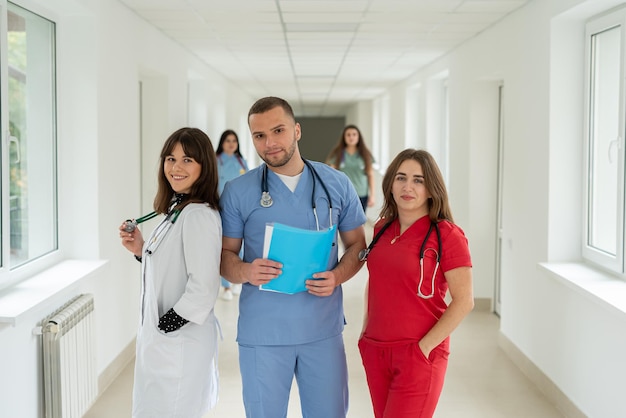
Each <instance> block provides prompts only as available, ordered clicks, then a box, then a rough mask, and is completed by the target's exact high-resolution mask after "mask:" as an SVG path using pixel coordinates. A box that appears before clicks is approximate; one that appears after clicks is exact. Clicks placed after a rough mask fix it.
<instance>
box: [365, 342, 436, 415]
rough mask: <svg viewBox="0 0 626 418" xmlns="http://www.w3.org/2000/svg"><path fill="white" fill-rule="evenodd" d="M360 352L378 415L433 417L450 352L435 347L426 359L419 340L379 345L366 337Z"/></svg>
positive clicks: (373, 404)
mask: <svg viewBox="0 0 626 418" xmlns="http://www.w3.org/2000/svg"><path fill="white" fill-rule="evenodd" d="M359 351H360V352H361V359H362V360H363V367H364V368H365V374H366V376H367V384H368V386H369V390H370V396H371V398H372V406H373V408H374V416H375V417H376V418H430V417H432V416H433V414H434V413H435V408H436V407H437V402H438V401H439V395H441V390H442V389H443V380H444V377H445V374H446V369H447V367H448V352H447V351H446V349H444V348H442V347H441V346H439V347H436V348H435V349H434V350H433V351H432V352H431V353H430V356H429V358H428V359H427V358H426V357H425V356H424V354H423V353H422V350H421V349H420V348H419V345H418V343H411V344H404V345H399V346H380V345H375V344H372V343H371V342H368V341H366V340H364V339H361V340H360V341H359Z"/></svg>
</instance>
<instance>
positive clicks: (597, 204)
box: [583, 8, 626, 275]
mask: <svg viewBox="0 0 626 418" xmlns="http://www.w3.org/2000/svg"><path fill="white" fill-rule="evenodd" d="M625 23H626V9H624V8H622V9H620V10H617V11H612V12H610V13H607V14H605V15H603V16H600V17H597V18H594V19H592V20H590V21H589V22H588V23H587V28H586V38H585V39H586V43H587V45H586V47H587V50H586V57H587V62H586V80H587V86H586V89H585V94H586V98H585V104H586V111H585V130H586V132H585V134H586V141H585V144H586V147H585V163H586V170H587V173H586V174H587V175H586V176H584V177H586V184H585V216H584V222H585V225H584V228H583V230H584V239H583V256H584V257H585V259H587V260H589V261H591V262H593V263H594V264H597V265H600V266H602V267H604V268H606V269H608V270H611V271H613V272H616V273H618V274H620V275H624V237H625V231H624V124H625V118H624V112H626V109H625V107H624V97H625V95H624V91H625V86H624V79H623V74H624V71H625V69H626V68H625V65H624V63H625V59H624V45H625V42H624V39H625V38H624V37H625V30H624V27H625Z"/></svg>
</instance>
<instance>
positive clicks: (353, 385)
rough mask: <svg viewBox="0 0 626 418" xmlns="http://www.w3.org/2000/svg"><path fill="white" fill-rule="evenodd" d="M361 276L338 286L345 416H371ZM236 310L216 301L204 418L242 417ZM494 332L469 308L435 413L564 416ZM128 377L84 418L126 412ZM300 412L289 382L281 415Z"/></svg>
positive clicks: (490, 322) (450, 416)
mask: <svg viewBox="0 0 626 418" xmlns="http://www.w3.org/2000/svg"><path fill="white" fill-rule="evenodd" d="M366 280H367V269H366V268H365V267H364V268H363V269H362V270H361V271H360V272H359V273H358V274H357V275H356V276H355V277H353V278H352V279H351V280H350V281H349V282H348V283H346V284H345V285H344V304H345V311H346V318H347V320H348V325H347V326H346V328H345V331H344V340H345V345H346V353H347V357H348V370H349V375H350V376H349V385H350V410H349V413H348V417H349V418H371V417H373V414H372V410H371V405H370V399H369V393H368V390H367V384H366V381H365V374H364V372H363V367H362V365H361V359H360V356H359V353H358V349H357V338H358V335H359V333H360V330H361V319H362V315H363V295H364V286H365V281H366ZM237 310H238V297H237V296H236V297H235V298H234V299H233V300H232V301H224V300H221V299H220V300H218V301H217V306H216V314H217V316H218V318H219V320H220V322H221V325H222V330H223V333H224V341H223V342H222V343H221V345H220V354H219V366H220V383H221V385H220V399H219V401H218V405H217V407H216V408H215V409H214V410H212V411H211V412H209V413H208V414H207V415H206V416H205V417H204V418H213V417H220V418H240V417H241V418H244V417H245V413H244V408H243V403H242V400H241V382H240V378H239V365H238V361H237V344H236V342H235V330H236V324H237ZM498 329H499V319H498V317H497V316H495V315H494V314H492V313H489V312H487V311H480V310H475V311H474V312H472V313H471V314H470V315H469V316H468V317H467V318H466V319H465V321H464V322H463V323H462V324H461V326H460V327H459V328H458V329H457V330H456V331H455V333H454V334H453V335H452V343H451V355H450V363H449V366H448V373H447V376H446V382H445V386H444V390H443V394H442V396H441V400H440V402H439V406H438V409H437V411H436V413H435V417H436V418H459V417H463V418H474V417H475V418H479V417H480V418H504V417H506V418H516V417H519V418H522V417H524V418H526V417H533V418H552V417H555V418H556V417H563V415H562V414H561V413H560V412H559V411H558V410H557V409H556V408H555V407H554V406H553V405H551V404H550V403H549V402H548V400H547V399H546V398H545V397H544V396H543V395H542V394H541V393H540V392H539V390H538V389H537V388H536V387H535V386H534V385H533V384H532V383H531V382H530V381H529V380H528V379H527V378H526V377H525V376H524V375H523V374H522V373H521V372H520V370H519V369H518V368H517V367H516V366H515V365H514V364H513V363H512V362H511V361H510V360H509V358H508V357H507V356H506V355H505V354H504V352H503V351H502V350H501V349H500V348H498V345H497V336H498ZM132 378H133V364H132V363H131V364H129V365H128V367H126V369H125V370H124V371H123V372H122V374H121V375H120V376H119V377H118V378H117V379H116V381H115V382H114V383H113V384H112V385H111V386H110V387H109V388H108V389H107V390H106V391H105V392H104V393H103V394H102V396H101V397H100V398H99V399H98V401H97V402H96V404H95V405H94V406H93V407H92V408H91V410H90V411H89V412H88V413H87V414H86V415H85V418H120V417H130V406H131V390H132ZM301 416H302V414H301V413H300V408H299V401H298V393H297V386H296V385H295V382H294V385H293V388H292V396H291V401H290V405H289V412H288V415H287V417H288V418H296V417H301Z"/></svg>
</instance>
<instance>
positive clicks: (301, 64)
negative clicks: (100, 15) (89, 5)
mask: <svg viewBox="0 0 626 418" xmlns="http://www.w3.org/2000/svg"><path fill="white" fill-rule="evenodd" d="M121 1H122V3H124V4H126V5H127V6H128V7H129V8H131V9H133V10H134V11H135V12H136V13H137V14H138V15H139V16H141V17H142V18H143V19H145V20H146V21H148V22H149V23H151V24H152V25H154V26H156V27H157V28H159V29H160V30H161V31H162V32H163V33H165V34H166V35H167V36H168V37H170V38H172V39H174V40H175V41H176V42H178V43H179V44H180V45H182V46H183V47H185V48H186V49H188V50H189V51H191V52H192V53H193V54H195V55H196V56H197V57H199V58H200V59H202V60H204V61H205V62H206V63H207V64H208V65H209V66H210V67H212V68H213V69H215V70H216V71H217V72H218V73H220V74H222V75H223V76H224V77H226V78H228V79H230V80H232V81H233V82H234V83H235V84H237V85H239V86H240V87H241V88H242V89H243V90H245V91H246V92H248V93H249V94H250V95H251V96H252V97H255V98H259V97H263V96H269V95H272V96H279V97H283V98H285V99H287V100H288V101H290V103H291V104H292V106H293V107H294V111H295V112H296V113H297V114H298V115H300V116H337V115H343V114H345V109H346V108H347V107H348V106H350V105H351V104H354V103H355V102H357V101H361V100H367V99H372V98H374V97H376V96H378V95H380V94H381V93H382V92H383V91H384V90H385V89H386V88H388V87H390V86H392V85H394V84H396V83H397V82H399V81H401V80H404V79H406V78H408V77H409V76H411V75H412V74H413V73H415V72H416V71H418V70H419V69H420V68H421V67H423V66H424V65H426V64H428V63H430V62H432V61H433V60H435V59H437V58H438V57H440V56H442V55H444V54H446V53H447V52H448V51H450V50H452V49H454V48H455V47H456V46H458V45H459V44H461V43H463V42H465V41H466V40H468V39H469V38H472V37H473V36H475V35H476V34H478V33H480V32H481V31H483V30H485V29H486V28H488V27H489V26H491V25H493V24H494V23H495V22H496V21H498V20H500V19H502V18H503V17H504V16H506V15H507V14H509V13H511V12H512V11H514V10H515V9H517V8H519V7H521V6H523V5H524V4H525V3H527V2H528V1H529V0H121Z"/></svg>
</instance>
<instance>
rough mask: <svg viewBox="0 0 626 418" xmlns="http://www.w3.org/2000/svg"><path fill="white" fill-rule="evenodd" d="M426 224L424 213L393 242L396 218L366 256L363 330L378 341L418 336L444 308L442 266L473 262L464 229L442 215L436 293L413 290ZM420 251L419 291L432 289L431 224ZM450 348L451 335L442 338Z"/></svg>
mask: <svg viewBox="0 0 626 418" xmlns="http://www.w3.org/2000/svg"><path fill="white" fill-rule="evenodd" d="M385 222H386V221H385V220H384V219H383V220H381V221H380V222H378V223H377V225H376V226H375V228H374V234H376V233H377V232H378V231H379V230H380V228H381V227H382V226H383V225H384V224H385ZM429 226H430V218H429V217H428V216H424V217H422V218H420V219H418V220H417V221H416V222H415V223H414V224H413V225H411V226H410V227H409V228H408V229H407V230H406V231H405V232H404V233H403V234H402V235H401V236H400V237H398V238H397V239H396V240H395V241H394V243H393V244H392V243H391V241H392V240H393V239H394V238H395V237H396V236H397V235H398V232H399V231H400V226H399V221H398V220H397V219H396V220H394V221H393V223H392V224H391V225H390V226H389V227H388V228H387V230H386V231H385V232H384V233H383V235H382V236H381V237H380V239H379V240H378V242H377V243H376V244H375V245H374V247H373V248H372V251H371V252H370V253H369V255H368V258H367V268H368V270H369V292H368V299H367V314H368V320H367V325H366V328H365V333H364V335H363V337H364V338H366V339H367V340H368V341H370V342H371V343H373V344H379V345H385V346H389V345H400V344H407V343H414V342H418V341H420V340H421V339H422V337H423V336H424V335H425V334H426V333H427V332H428V331H429V330H430V329H431V328H432V327H433V326H434V325H435V323H436V322H437V321H438V320H439V318H441V315H443V312H444V311H445V310H446V308H447V304H446V302H445V299H444V298H445V295H446V292H447V290H448V283H447V282H446V280H445V278H444V272H446V271H449V270H452V269H455V268H458V267H471V266H472V261H471V257H470V252H469V247H468V243H467V238H466V237H465V234H464V233H463V230H462V229H461V228H460V227H458V226H457V225H455V224H453V223H450V222H448V221H440V222H439V229H440V231H441V260H440V262H439V269H438V271H437V274H436V276H435V295H434V297H432V298H430V299H423V298H421V297H419V296H418V295H417V286H418V283H419V280H420V260H419V253H420V247H421V246H422V242H423V241H424V237H425V236H426V233H427V232H428V228H429ZM425 248H427V249H428V250H427V251H426V252H425V254H424V279H423V281H422V287H421V289H422V293H423V294H425V295H430V294H431V293H432V289H431V283H432V275H433V269H434V268H435V264H436V257H435V253H434V252H433V251H431V249H434V250H435V251H439V250H438V244H437V233H436V231H435V228H433V229H432V232H431V234H430V236H429V237H428V241H427V245H426V247H425ZM442 344H443V345H444V348H446V349H448V345H449V339H446V340H445V341H444V342H443V343H442Z"/></svg>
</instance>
